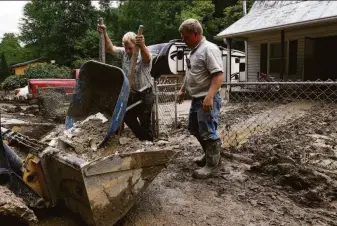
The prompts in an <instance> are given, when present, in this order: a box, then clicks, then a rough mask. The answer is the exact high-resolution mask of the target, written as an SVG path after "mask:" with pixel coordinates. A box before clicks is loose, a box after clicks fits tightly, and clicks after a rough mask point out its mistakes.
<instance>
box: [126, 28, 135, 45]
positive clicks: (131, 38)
mask: <svg viewBox="0 0 337 226" xmlns="http://www.w3.org/2000/svg"><path fill="white" fill-rule="evenodd" d="M136 36H137V35H136V33H135V32H132V31H129V32H127V33H125V35H124V36H123V39H122V42H123V46H124V45H125V44H126V43H130V42H132V43H136Z"/></svg>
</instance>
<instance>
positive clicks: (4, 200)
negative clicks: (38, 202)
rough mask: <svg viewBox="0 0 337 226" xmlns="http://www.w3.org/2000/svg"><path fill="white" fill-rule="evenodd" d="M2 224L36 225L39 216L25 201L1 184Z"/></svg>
mask: <svg viewBox="0 0 337 226" xmlns="http://www.w3.org/2000/svg"><path fill="white" fill-rule="evenodd" d="M0 219H1V220H0V222H1V225H13V226H14V225H15V226H16V225H35V224H36V223H37V221H38V220H37V218H36V216H35V214H34V212H33V211H32V210H31V209H29V208H28V207H27V205H26V204H25V203H24V201H23V200H22V199H21V198H19V197H17V196H16V195H15V194H14V193H13V192H12V191H11V190H9V189H8V188H7V187H5V186H0Z"/></svg>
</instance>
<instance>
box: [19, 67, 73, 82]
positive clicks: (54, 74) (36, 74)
mask: <svg viewBox="0 0 337 226" xmlns="http://www.w3.org/2000/svg"><path fill="white" fill-rule="evenodd" d="M25 76H26V77H27V78H28V79H31V78H72V71H71V69H70V68H68V67H64V66H61V67H60V66H57V65H54V64H47V63H41V64H35V65H30V66H28V68H27V69H26V70H25Z"/></svg>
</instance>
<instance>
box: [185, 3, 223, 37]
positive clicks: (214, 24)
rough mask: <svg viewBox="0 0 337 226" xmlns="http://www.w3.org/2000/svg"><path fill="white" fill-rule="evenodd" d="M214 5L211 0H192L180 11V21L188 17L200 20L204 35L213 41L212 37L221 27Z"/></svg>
mask: <svg viewBox="0 0 337 226" xmlns="http://www.w3.org/2000/svg"><path fill="white" fill-rule="evenodd" d="M214 14H215V6H214V4H213V1H212V0H203V1H197V0H195V1H193V2H192V3H191V5H189V6H187V7H185V9H184V10H183V11H182V12H181V22H182V21H183V20H185V19H188V18H194V19H197V20H199V21H200V23H201V24H202V26H203V30H204V35H205V37H206V38H207V39H208V40H210V41H213V42H214V39H213V37H214V36H215V35H216V34H217V33H218V32H219V30H220V29H221V19H220V18H216V17H215V16H214Z"/></svg>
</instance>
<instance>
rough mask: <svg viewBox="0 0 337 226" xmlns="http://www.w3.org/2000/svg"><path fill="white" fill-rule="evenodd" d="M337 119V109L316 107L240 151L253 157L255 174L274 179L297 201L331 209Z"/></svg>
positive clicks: (336, 187)
mask: <svg viewBox="0 0 337 226" xmlns="http://www.w3.org/2000/svg"><path fill="white" fill-rule="evenodd" d="M336 115H337V107H336V106H335V105H331V106H325V107H319V106H316V107H315V108H313V109H312V110H311V111H310V113H308V114H307V115H306V116H304V117H302V118H301V119H299V120H296V121H294V122H293V123H291V124H288V125H284V126H280V127H278V128H276V129H272V130H271V131H270V133H269V134H268V135H255V136H254V137H253V138H251V139H250V140H249V141H248V143H247V144H245V145H244V146H243V147H242V148H240V149H239V150H238V151H239V152H241V153H243V154H245V155H251V158H252V159H253V160H254V161H256V162H255V164H254V166H253V167H252V170H253V171H254V172H257V173H261V174H262V175H266V176H271V177H272V179H273V181H274V182H275V183H276V184H277V185H280V186H282V187H283V188H284V189H286V190H287V192H288V193H289V197H290V198H292V199H293V200H294V201H296V202H298V203H300V204H303V205H305V206H308V207H325V208H332V206H331V203H332V202H335V201H337V183H336V179H337V171H336V167H335V166H337V162H336V160H337V158H336V156H337V155H336V145H337V141H336V135H337V122H336V120H335V117H336ZM333 208H335V207H333Z"/></svg>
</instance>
